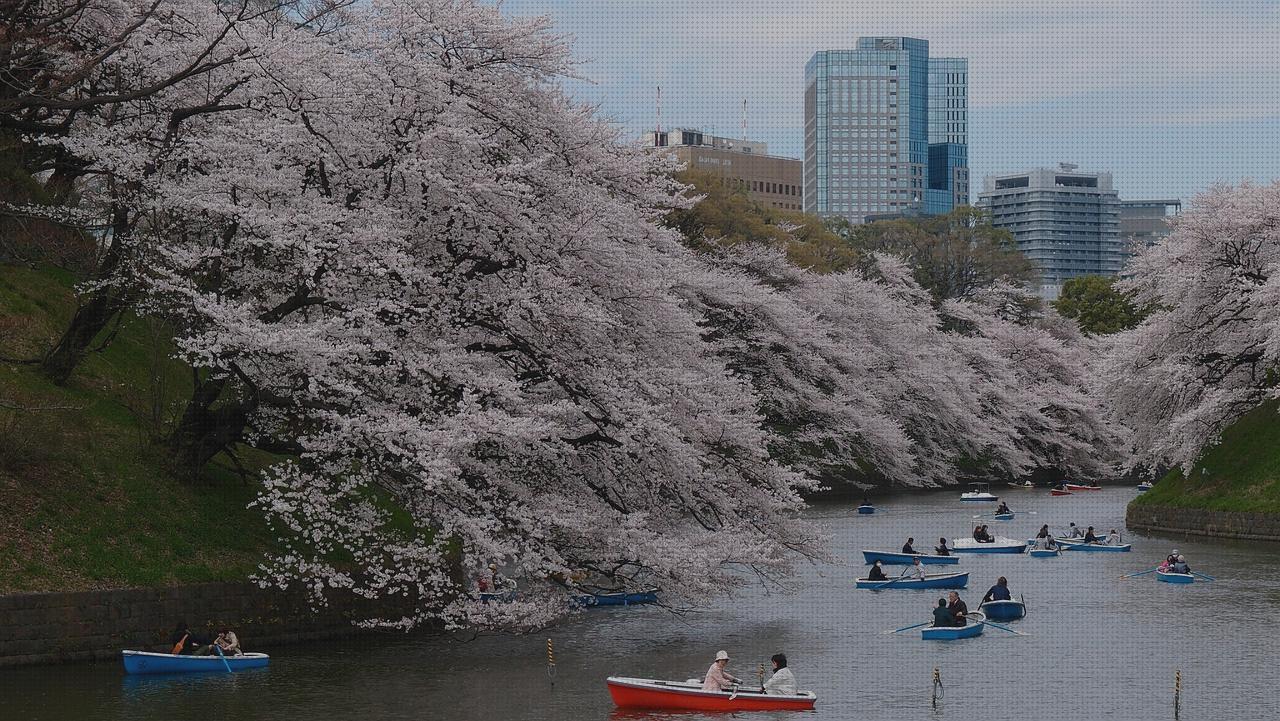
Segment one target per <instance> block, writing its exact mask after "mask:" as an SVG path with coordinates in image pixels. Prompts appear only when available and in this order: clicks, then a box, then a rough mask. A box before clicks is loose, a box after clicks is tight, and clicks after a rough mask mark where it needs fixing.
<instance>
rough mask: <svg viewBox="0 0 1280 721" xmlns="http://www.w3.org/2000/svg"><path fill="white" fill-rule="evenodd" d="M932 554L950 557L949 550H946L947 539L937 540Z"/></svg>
mask: <svg viewBox="0 0 1280 721" xmlns="http://www.w3.org/2000/svg"><path fill="white" fill-rule="evenodd" d="M933 552H934V553H936V554H938V555H939V556H950V555H951V549H950V548H947V539H945V538H939V539H938V545H936V546H934V547H933Z"/></svg>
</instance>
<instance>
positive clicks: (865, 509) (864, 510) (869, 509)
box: [858, 506, 876, 516]
mask: <svg viewBox="0 0 1280 721" xmlns="http://www.w3.org/2000/svg"><path fill="white" fill-rule="evenodd" d="M875 512H876V507H875V506H858V513H861V514H862V515H864V516H869V515H871V514H872V513H875Z"/></svg>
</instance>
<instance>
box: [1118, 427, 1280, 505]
mask: <svg viewBox="0 0 1280 721" xmlns="http://www.w3.org/2000/svg"><path fill="white" fill-rule="evenodd" d="M1133 503H1134V504H1135V505H1140V506H1144V505H1158V506H1172V507H1176V508H1205V509H1210V510H1216V511H1253V512H1259V513H1280V413H1277V403H1276V402H1270V403H1266V404H1263V405H1262V406H1260V407H1258V408H1256V409H1254V410H1253V411H1251V412H1250V413H1248V414H1246V415H1245V416H1243V417H1242V418H1241V419H1240V420H1238V421H1236V423H1235V424H1234V425H1232V426H1231V427H1230V428H1229V429H1227V431H1226V433H1224V434H1223V435H1222V442H1221V443H1219V444H1218V445H1215V446H1213V447H1211V448H1207V449H1205V451H1204V453H1202V454H1201V456H1200V458H1199V459H1198V460H1197V461H1196V464H1195V467H1194V468H1192V470H1191V472H1190V473H1189V474H1184V473H1183V472H1182V471H1181V470H1179V469H1175V470H1173V471H1170V472H1169V473H1168V474H1166V475H1165V476H1164V478H1161V479H1160V481H1159V482H1158V483H1156V485H1155V487H1154V488H1152V489H1151V490H1150V491H1148V492H1146V493H1144V494H1142V495H1141V496H1138V497H1137V498H1136V499H1134V501H1133Z"/></svg>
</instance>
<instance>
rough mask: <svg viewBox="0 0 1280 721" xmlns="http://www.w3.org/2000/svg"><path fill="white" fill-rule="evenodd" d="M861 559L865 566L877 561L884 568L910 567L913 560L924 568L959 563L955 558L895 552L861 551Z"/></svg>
mask: <svg viewBox="0 0 1280 721" xmlns="http://www.w3.org/2000/svg"><path fill="white" fill-rule="evenodd" d="M862 558H863V560H865V561H866V562H867V565H868V566H870V565H871V564H873V563H875V562H876V561H879V562H880V563H883V564H884V565H886V566H910V565H911V564H912V563H914V562H915V559H917V558H918V559H920V563H921V564H922V565H925V566H942V565H946V564H951V563H959V562H960V559H958V558H956V557H955V556H928V555H925V554H923V553H898V552H896V551H867V550H865V549H864V550H863V551H862Z"/></svg>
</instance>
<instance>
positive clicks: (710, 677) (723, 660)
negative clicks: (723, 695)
mask: <svg viewBox="0 0 1280 721" xmlns="http://www.w3.org/2000/svg"><path fill="white" fill-rule="evenodd" d="M728 665H729V652H728V651H716V660H714V661H712V662H711V668H709V669H707V675H706V676H705V677H704V678H703V679H702V690H703V691H728V690H730V689H732V688H733V687H734V686H736V685H738V684H740V683H742V681H741V680H739V679H738V677H737V676H734V675H733V674H731V673H729V672H728V671H726V670H724V669H725V667H726V666H728Z"/></svg>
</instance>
